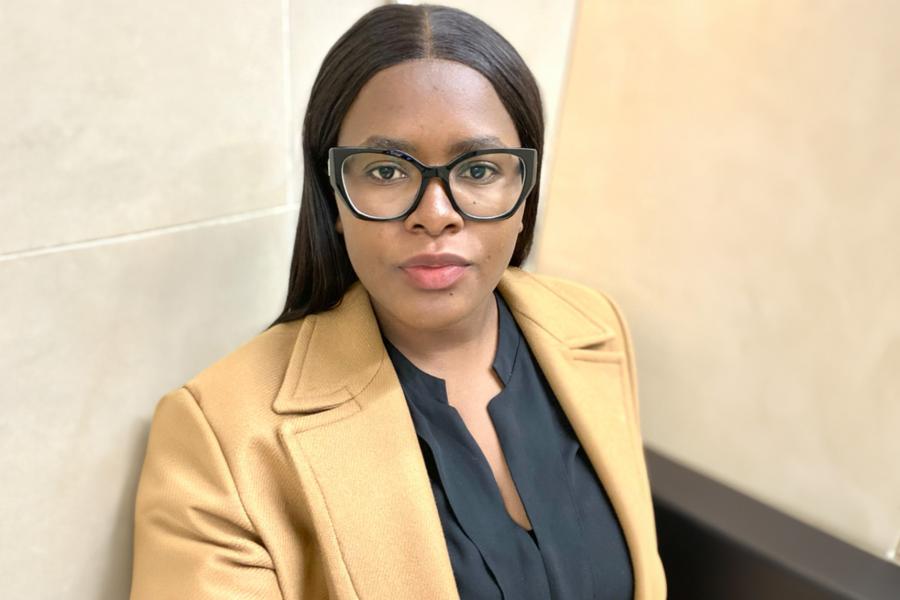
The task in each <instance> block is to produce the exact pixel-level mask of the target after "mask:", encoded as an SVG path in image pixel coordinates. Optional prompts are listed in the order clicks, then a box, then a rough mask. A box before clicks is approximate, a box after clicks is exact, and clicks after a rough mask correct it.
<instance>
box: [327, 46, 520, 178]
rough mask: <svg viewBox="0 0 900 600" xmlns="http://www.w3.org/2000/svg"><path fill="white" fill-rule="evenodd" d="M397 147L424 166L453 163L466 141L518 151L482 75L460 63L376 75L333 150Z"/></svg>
mask: <svg viewBox="0 0 900 600" xmlns="http://www.w3.org/2000/svg"><path fill="white" fill-rule="evenodd" d="M377 138H387V139H391V140H397V141H402V142H404V143H405V145H406V147H405V148H403V149H404V150H407V151H409V152H410V153H413V154H415V155H416V156H417V158H420V159H422V160H426V161H433V160H434V161H436V160H443V159H447V158H452V155H453V154H454V152H453V151H454V150H455V149H458V148H459V147H460V144H461V143H463V142H465V141H466V140H490V139H491V138H494V139H495V140H496V141H498V142H499V143H498V144H491V145H500V146H509V147H517V146H519V145H520V142H519V136H518V133H517V132H516V127H515V124H514V123H513V121H512V118H511V117H510V116H509V113H507V112H506V108H505V107H504V106H503V103H502V102H501V101H500V98H499V96H497V92H496V91H495V90H494V86H493V85H491V82H490V81H488V79H487V78H486V77H484V75H482V74H481V73H479V72H478V71H476V70H475V69H472V68H471V67H468V66H466V65H463V64H461V63H457V62H452V61H446V60H432V59H426V60H413V61H407V62H404V63H400V64H398V65H394V66H392V67H388V68H387V69H384V70H382V71H379V72H378V73H376V74H375V75H374V76H373V77H372V78H371V79H370V80H369V81H368V82H366V84H365V85H364V86H363V88H362V89H361V90H360V92H359V94H358V95H357V97H356V99H355V100H354V102H353V104H352V105H351V106H350V110H349V111H348V112H347V115H346V116H345V117H344V121H343V122H342V124H341V129H340V133H339V134H338V145H340V146H361V145H368V144H366V142H367V141H370V140H372V139H377Z"/></svg>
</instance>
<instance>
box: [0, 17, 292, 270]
mask: <svg viewBox="0 0 900 600" xmlns="http://www.w3.org/2000/svg"><path fill="white" fill-rule="evenodd" d="M281 13H282V7H281V3H280V2H276V1H272V0H270V1H268V2H258V3H247V2H236V1H233V0H225V1H224V2H186V3H185V2H176V1H173V0H159V1H156V2H139V3H129V2H116V1H115V0H94V1H92V2H64V1H61V0H33V1H25V0H4V2H3V3H2V4H0V80H2V81H3V85H2V86H0V153H2V155H3V159H2V160H0V223H3V234H2V235H0V254H3V253H8V252H13V251H20V250H25V249H31V248H40V247H45V246H53V245H58V244H61V243H66V242H75V241H81V240H90V239H96V238H102V237H106V236H109V235H116V234H121V233H128V232H134V231H143V230H148V229H152V228H155V227H161V226H167V225H173V224H178V223H185V222H192V221H198V220H202V219H206V218H210V217H215V216H218V215H225V214H232V213H237V212H241V211H245V210H250V209H254V208H259V207H265V206H274V205H278V204H283V203H284V202H285V183H286V177H287V173H286V170H287V166H288V164H289V163H288V161H287V160H286V156H285V150H286V142H287V136H286V135H285V119H286V117H285V100H284V85H283V84H284V78H283V60H284V56H283V48H282V46H283V44H282V30H281V23H282V21H281V17H282V14H281Z"/></svg>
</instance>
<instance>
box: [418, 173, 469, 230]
mask: <svg viewBox="0 0 900 600" xmlns="http://www.w3.org/2000/svg"><path fill="white" fill-rule="evenodd" d="M463 222H464V219H463V217H462V215H461V214H459V213H458V212H456V209H454V208H453V204H451V203H450V198H449V197H448V196H447V191H446V190H445V189H444V186H443V183H442V181H441V180H440V179H439V178H437V177H433V178H431V180H429V181H428V183H427V184H426V186H425V191H423V192H422V199H421V200H420V201H419V205H418V206H417V207H416V210H414V211H413V212H412V213H410V215H409V216H408V217H406V220H405V221H404V223H405V225H406V228H407V229H408V230H409V231H424V232H425V233H427V234H428V235H430V236H433V237H436V236H439V235H441V234H442V233H444V232H455V231H459V230H460V229H461V228H462V226H463Z"/></svg>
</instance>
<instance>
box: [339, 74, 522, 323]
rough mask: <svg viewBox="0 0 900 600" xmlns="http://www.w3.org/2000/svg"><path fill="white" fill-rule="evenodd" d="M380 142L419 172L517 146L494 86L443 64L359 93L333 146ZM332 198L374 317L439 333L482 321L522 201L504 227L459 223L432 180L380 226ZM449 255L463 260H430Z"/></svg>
mask: <svg viewBox="0 0 900 600" xmlns="http://www.w3.org/2000/svg"><path fill="white" fill-rule="evenodd" d="M384 140H393V141H394V142H396V144H395V143H391V144H390V145H391V146H392V147H396V148H398V149H401V150H404V151H406V152H408V153H409V154H410V155H412V156H414V157H415V158H417V159H418V160H419V161H420V162H422V163H424V164H426V165H443V164H446V163H448V162H450V160H451V159H453V158H455V157H456V156H458V155H459V154H461V153H462V152H463V151H464V150H461V148H463V147H466V148H467V149H476V148H479V147H511V148H517V147H519V146H520V141H519V136H518V133H517V132H516V127H515V125H514V124H513V121H512V119H511V118H510V116H509V114H508V113H507V112H506V109H505V108H504V107H503V104H502V103H501V101H500V98H499V97H498V96H497V93H496V92H495V91H494V88H493V86H492V85H491V83H490V82H489V81H488V80H487V79H486V78H485V77H484V76H483V75H481V74H480V73H479V72H477V71H475V70H474V69H472V68H470V67H467V66H465V65H462V64H460V63H456V62H451V61H445V60H414V61H408V62H404V63H401V64H398V65H394V66H392V67H389V68H387V69H384V70H382V71H379V72H378V73H377V74H376V75H375V76H373V77H372V79H370V80H369V81H368V82H367V83H366V84H365V85H364V86H363V88H362V89H361V90H360V92H359V95H358V96H357V97H356V99H355V101H354V102H353V104H352V106H351V107H350V110H349V111H348V113H347V115H346V117H345V118H344V121H343V123H342V124H341V129H340V132H339V135H338V145H339V146H375V145H379V141H380V142H381V143H382V144H383V143H384ZM335 194H336V198H338V201H337V205H338V212H339V216H338V221H337V224H336V225H337V229H338V231H339V232H341V233H343V235H344V240H345V242H346V245H347V253H348V255H349V257H350V262H351V263H352V264H353V268H354V270H355V271H356V274H357V275H358V276H359V279H360V281H361V282H362V284H363V286H365V288H366V290H367V291H368V292H369V295H370V296H371V298H372V302H373V305H374V307H375V310H376V313H377V314H378V316H379V318H381V319H384V318H391V319H392V320H394V321H395V322H399V323H403V324H405V325H406V326H407V327H411V328H416V329H419V330H422V329H427V330H440V329H444V328H448V327H452V326H453V325H454V324H456V323H460V322H461V321H463V320H464V319H466V318H467V317H470V316H475V315H479V314H480V315H484V314H486V313H484V312H480V311H484V310H486V307H488V306H489V305H488V301H490V302H493V298H492V296H491V294H492V291H493V289H494V288H495V287H496V285H497V282H498V281H499V280H500V277H501V275H502V274H503V271H504V269H505V268H506V267H507V265H508V264H509V261H510V258H511V257H512V253H513V250H514V249H515V245H516V239H517V237H518V234H519V232H520V231H522V213H523V209H524V204H523V205H522V206H520V207H519V209H518V210H517V211H516V212H515V213H514V214H513V216H512V217H510V218H509V219H506V220H502V221H488V222H479V221H469V220H465V219H463V217H462V216H461V215H460V214H459V213H457V212H456V211H455V210H454V209H453V206H452V205H451V204H450V199H449V198H448V197H447V195H446V192H445V190H444V188H443V187H442V185H441V182H440V180H439V179H432V180H431V181H430V182H429V183H428V186H427V188H426V189H425V192H424V196H423V197H422V200H421V202H420V203H419V205H418V207H417V208H416V210H415V211H414V212H413V213H412V214H410V215H409V216H408V217H407V218H406V219H405V220H403V221H382V222H377V221H365V220H362V219H358V218H356V217H354V216H353V213H351V212H350V210H349V209H348V208H347V206H346V205H345V204H344V201H343V200H342V199H340V198H339V197H338V196H337V191H336V192H335ZM447 253H449V254H453V255H456V256H457V257H460V259H456V260H454V259H447V258H442V257H435V256H434V255H438V254H447ZM422 255H425V260H422ZM416 257H419V258H416ZM423 262H426V263H427V262H432V263H439V264H447V263H454V262H456V263H458V262H463V263H465V264H464V265H462V266H459V265H451V266H444V267H441V266H423V265H421V263H423Z"/></svg>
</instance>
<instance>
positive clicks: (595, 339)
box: [498, 269, 656, 599]
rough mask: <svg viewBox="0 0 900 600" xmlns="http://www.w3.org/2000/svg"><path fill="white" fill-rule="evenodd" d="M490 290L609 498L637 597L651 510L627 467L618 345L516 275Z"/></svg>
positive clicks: (631, 457) (630, 454)
mask: <svg viewBox="0 0 900 600" xmlns="http://www.w3.org/2000/svg"><path fill="white" fill-rule="evenodd" d="M498 287H499V290H500V293H501V294H503V297H504V299H505V300H506V301H507V304H508V305H509V307H510V309H511V310H512V312H513V315H514V317H515V318H516V322H517V323H518V325H519V327H520V329H521V330H522V333H523V335H524V336H525V338H526V339H527V340H528V345H529V347H530V348H531V350H532V353H533V354H534V356H535V359H536V360H537V361H538V363H539V364H540V367H541V370H542V371H543V373H544V375H545V377H546V378H547V382H548V383H549V384H550V387H551V388H552V389H553V392H554V394H555V395H556V397H557V400H558V401H559V404H560V406H561V407H562V409H563V412H564V413H565V414H566V417H567V418H568V419H569V422H570V423H571V424H572V427H573V429H574V430H575V434H576V435H577V437H578V440H579V442H580V443H581V445H582V447H583V448H584V450H585V452H586V453H587V455H588V458H589V459H590V461H591V464H592V465H593V467H594V470H595V471H596V473H597V475H598V476H599V478H600V481H601V482H602V483H603V486H604V488H605V489H606V492H607V494H608V495H609V498H610V502H611V504H612V506H613V509H614V510H615V513H616V516H617V517H618V519H619V522H620V524H621V526H622V530H623V533H624V535H625V541H626V543H627V544H628V549H629V555H630V557H631V562H632V567H633V569H634V578H635V598H638V599H640V598H644V597H645V596H646V594H647V593H648V590H645V589H644V586H643V581H645V574H646V571H647V569H648V565H647V563H646V559H645V556H647V553H646V550H647V548H646V546H647V538H646V535H645V533H646V532H645V529H646V525H645V524H646V523H648V522H650V521H649V520H648V519H652V508H651V507H649V506H647V505H648V502H647V501H646V499H645V492H646V487H645V484H646V482H645V481H644V480H643V479H642V471H641V469H640V468H639V466H638V463H636V462H635V461H636V460H640V457H641V456H642V453H643V447H642V444H641V442H640V435H639V432H638V431H637V430H636V423H635V418H634V416H633V415H631V414H630V411H631V410H632V407H631V405H630V395H629V393H628V392H627V389H628V388H627V386H628V379H627V377H628V374H627V364H626V356H625V351H624V348H623V347H622V346H621V344H622V343H624V342H623V341H622V340H619V341H618V344H614V343H613V340H614V339H615V338H616V333H615V331H614V330H613V329H612V328H611V327H610V326H609V325H607V324H606V323H604V322H603V321H601V320H599V319H598V318H597V316H596V315H590V314H585V313H584V312H582V311H581V310H580V309H579V308H576V307H575V306H574V305H573V304H572V303H570V302H568V301H567V300H565V299H563V298H562V297H560V295H559V294H557V293H556V292H555V291H554V290H553V289H551V288H550V287H548V286H547V285H545V284H544V283H543V282H541V281H540V280H539V279H537V278H536V277H534V276H532V275H529V274H527V273H525V272H523V271H520V270H518V269H509V270H507V272H506V274H505V275H504V277H503V279H502V280H501V281H500V285H499V286H498ZM614 345H618V348H619V349H614V348H613V347H612V346H614ZM648 511H649V512H648ZM652 551H653V552H654V553H655V552H656V548H655V547H654V548H652Z"/></svg>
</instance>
